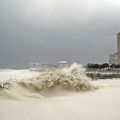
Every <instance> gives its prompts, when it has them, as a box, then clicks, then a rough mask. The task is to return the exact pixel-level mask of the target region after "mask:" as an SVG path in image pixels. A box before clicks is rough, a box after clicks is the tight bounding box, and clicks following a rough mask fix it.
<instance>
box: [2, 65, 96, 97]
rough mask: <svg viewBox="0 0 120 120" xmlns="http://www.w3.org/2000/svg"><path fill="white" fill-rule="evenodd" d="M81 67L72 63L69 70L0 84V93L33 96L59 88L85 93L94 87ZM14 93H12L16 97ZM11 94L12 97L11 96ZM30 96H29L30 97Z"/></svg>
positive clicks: (49, 72)
mask: <svg viewBox="0 0 120 120" xmlns="http://www.w3.org/2000/svg"><path fill="white" fill-rule="evenodd" d="M81 68H82V67H81V65H78V64H76V63H74V64H73V65H71V66H70V67H69V68H64V69H59V70H54V71H46V72H44V73H42V74H41V75H40V76H38V77H33V78H30V79H27V80H26V79H25V80H20V81H14V82H13V81H12V82H10V81H9V82H4V83H0V88H1V89H0V91H3V89H4V91H5V90H6V91H7V92H8V91H12V92H13V93H14V91H16V92H17V93H18V96H20V93H21V95H22V96H23V95H26V94H27V95H28V93H29V96H33V93H34V94H35V93H36V94H37V93H38V94H39V95H40V93H41V91H44V90H46V89H49V91H50V90H52V89H54V88H57V87H59V88H60V90H63V89H64V90H70V91H71V90H72V91H73V90H75V91H86V90H91V89H93V88H94V87H93V86H92V85H91V79H90V78H88V77H87V76H86V75H85V73H84V69H81ZM16 92H15V93H14V94H15V95H16ZM13 93H12V95H13ZM30 94H31V95H30ZM43 95H44V94H43Z"/></svg>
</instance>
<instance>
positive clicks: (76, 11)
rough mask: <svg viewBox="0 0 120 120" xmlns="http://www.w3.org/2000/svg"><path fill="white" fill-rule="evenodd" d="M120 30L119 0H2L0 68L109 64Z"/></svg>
mask: <svg viewBox="0 0 120 120" xmlns="http://www.w3.org/2000/svg"><path fill="white" fill-rule="evenodd" d="M119 31H120V0H0V67H6V68H7V67H22V66H27V65H28V63H29V62H39V63H54V62H56V61H59V60H67V61H77V62H80V63H88V62H97V63H102V62H107V61H108V55H109V54H110V53H114V52H115V50H116V34H117V32H119Z"/></svg>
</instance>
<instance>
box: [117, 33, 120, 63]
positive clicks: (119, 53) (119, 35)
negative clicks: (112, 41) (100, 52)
mask: <svg viewBox="0 0 120 120" xmlns="http://www.w3.org/2000/svg"><path fill="white" fill-rule="evenodd" d="M117 53H118V63H119V64H120V32H119V33H118V34H117Z"/></svg>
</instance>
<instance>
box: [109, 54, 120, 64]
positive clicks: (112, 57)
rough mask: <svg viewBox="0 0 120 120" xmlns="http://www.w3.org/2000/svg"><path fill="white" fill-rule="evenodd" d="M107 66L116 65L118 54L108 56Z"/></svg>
mask: <svg viewBox="0 0 120 120" xmlns="http://www.w3.org/2000/svg"><path fill="white" fill-rule="evenodd" d="M109 64H118V53H115V54H110V56H109Z"/></svg>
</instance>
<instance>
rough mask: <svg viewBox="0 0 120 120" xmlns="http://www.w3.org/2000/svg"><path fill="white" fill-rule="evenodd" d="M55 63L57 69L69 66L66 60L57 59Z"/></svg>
mask: <svg viewBox="0 0 120 120" xmlns="http://www.w3.org/2000/svg"><path fill="white" fill-rule="evenodd" d="M56 65H57V68H58V69H61V68H67V67H68V66H69V65H68V62H67V61H59V62H57V63H56Z"/></svg>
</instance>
